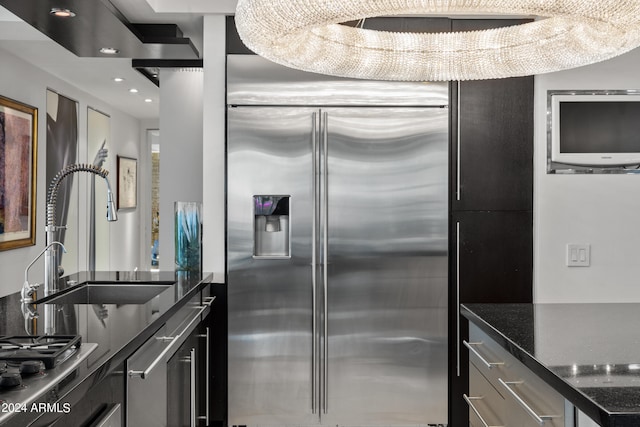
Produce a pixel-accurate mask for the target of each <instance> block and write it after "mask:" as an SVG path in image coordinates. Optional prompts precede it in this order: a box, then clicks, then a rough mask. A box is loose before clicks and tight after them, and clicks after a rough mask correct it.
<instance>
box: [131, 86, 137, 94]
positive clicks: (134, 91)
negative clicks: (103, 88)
mask: <svg viewBox="0 0 640 427" xmlns="http://www.w3.org/2000/svg"><path fill="white" fill-rule="evenodd" d="M129 92H131V93H138V89H136V88H134V87H132V88H131V89H129Z"/></svg>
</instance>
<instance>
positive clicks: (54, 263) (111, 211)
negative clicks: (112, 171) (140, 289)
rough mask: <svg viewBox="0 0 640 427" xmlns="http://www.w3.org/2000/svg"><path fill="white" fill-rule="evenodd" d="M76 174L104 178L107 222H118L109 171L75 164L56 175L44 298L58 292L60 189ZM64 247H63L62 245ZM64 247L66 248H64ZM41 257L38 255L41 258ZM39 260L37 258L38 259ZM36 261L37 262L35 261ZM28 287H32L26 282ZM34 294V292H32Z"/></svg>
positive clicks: (49, 207)
mask: <svg viewBox="0 0 640 427" xmlns="http://www.w3.org/2000/svg"><path fill="white" fill-rule="evenodd" d="M76 172H89V173H92V174H94V175H98V176H100V177H102V178H104V180H105V182H106V183H107V221H110V222H111V221H117V220H118V214H117V212H116V207H115V204H114V202H113V193H112V192H111V185H110V184H109V180H108V179H107V175H108V174H109V171H108V170H106V169H102V168H101V167H99V166H95V165H89V164H73V165H69V166H67V167H65V168H64V169H62V170H61V171H60V172H58V173H57V174H56V176H55V177H53V179H52V180H51V183H50V184H49V193H48V195H47V223H46V227H45V231H46V233H47V240H46V243H47V247H46V248H45V250H44V252H46V255H45V259H44V262H45V266H44V296H47V295H49V294H51V293H53V291H55V290H56V279H57V278H58V276H59V271H60V270H59V264H60V263H59V261H58V259H59V258H58V252H57V250H56V248H55V247H54V246H56V245H55V244H54V243H56V233H57V231H58V230H60V229H62V228H65V227H66V226H64V225H56V203H57V197H58V189H59V187H60V183H61V181H62V180H63V179H64V178H66V177H68V176H69V175H72V174H74V173H76ZM60 246H62V245H60ZM63 247H64V246H63ZM39 256H40V255H38V257H39ZM36 259H37V258H36ZM34 261H35V260H34ZM25 274H26V273H25ZM25 283H26V285H25V286H27V287H30V286H31V285H29V284H28V282H26V278H25ZM31 293H32V290H31Z"/></svg>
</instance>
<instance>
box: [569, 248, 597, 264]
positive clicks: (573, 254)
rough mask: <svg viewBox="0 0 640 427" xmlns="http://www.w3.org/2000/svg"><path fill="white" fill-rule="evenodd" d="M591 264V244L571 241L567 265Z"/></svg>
mask: <svg viewBox="0 0 640 427" xmlns="http://www.w3.org/2000/svg"><path fill="white" fill-rule="evenodd" d="M590 265H591V245H589V244H584V243H569V244H568V245H567V267H589V266H590Z"/></svg>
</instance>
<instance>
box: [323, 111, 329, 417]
mask: <svg viewBox="0 0 640 427" xmlns="http://www.w3.org/2000/svg"><path fill="white" fill-rule="evenodd" d="M322 122H323V123H322V145H323V148H322V162H323V172H324V174H323V176H322V181H323V185H324V192H323V194H322V196H323V206H322V210H323V215H322V233H323V238H322V250H323V256H322V262H323V264H322V286H323V298H322V302H323V305H324V316H323V322H324V325H323V333H324V341H323V342H324V348H323V351H324V357H323V359H322V365H323V366H322V377H323V382H324V384H323V388H322V393H323V398H322V399H323V411H324V413H325V414H326V413H327V411H328V409H329V408H328V402H327V400H328V396H329V393H328V386H329V385H328V383H329V379H328V376H329V371H328V368H329V362H328V360H329V343H328V337H329V331H328V328H329V322H328V315H329V309H328V306H329V304H328V301H327V296H328V289H327V288H328V276H327V274H328V267H327V265H328V263H329V260H328V257H329V191H328V190H329V170H328V166H329V152H328V151H329V144H328V138H329V134H328V127H329V124H328V114H327V113H326V112H325V113H323V120H322Z"/></svg>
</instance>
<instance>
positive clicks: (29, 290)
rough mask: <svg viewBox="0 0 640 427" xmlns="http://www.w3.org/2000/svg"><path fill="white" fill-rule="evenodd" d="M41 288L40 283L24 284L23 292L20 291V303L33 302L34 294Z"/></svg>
mask: <svg viewBox="0 0 640 427" xmlns="http://www.w3.org/2000/svg"><path fill="white" fill-rule="evenodd" d="M38 286H40V283H29V282H26V281H25V282H24V284H23V285H22V290H21V291H20V301H21V302H31V301H33V293H34V292H35V291H36V289H37V288H38Z"/></svg>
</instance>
